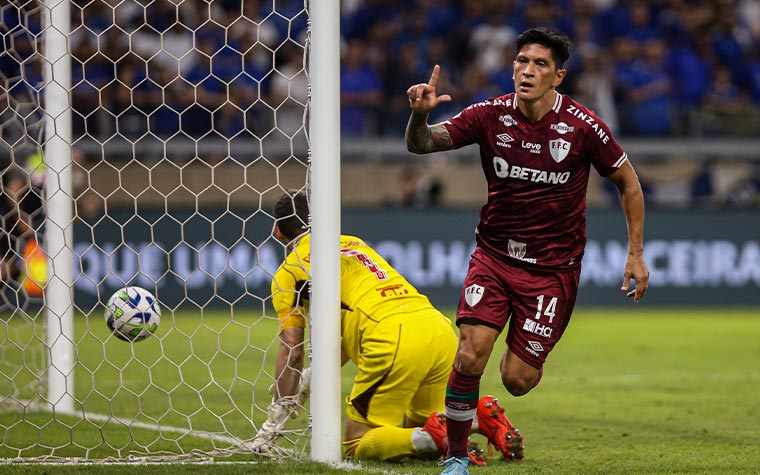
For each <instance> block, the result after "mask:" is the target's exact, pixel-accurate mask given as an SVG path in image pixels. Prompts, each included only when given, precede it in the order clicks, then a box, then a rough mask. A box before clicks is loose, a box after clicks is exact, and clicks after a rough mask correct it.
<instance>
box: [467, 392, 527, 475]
mask: <svg viewBox="0 0 760 475" xmlns="http://www.w3.org/2000/svg"><path fill="white" fill-rule="evenodd" d="M478 432H480V433H481V434H483V435H484V436H486V438H487V439H488V454H489V455H491V454H493V447H496V449H497V450H498V451H499V452H501V453H502V455H503V456H504V460H518V461H519V460H522V458H523V449H524V448H525V446H524V445H523V438H522V436H521V435H520V431H519V430H517V428H515V426H514V425H512V423H511V422H510V421H509V419H508V418H507V416H506V415H505V414H504V408H503V407H501V404H499V400H498V399H496V398H495V397H493V396H483V397H481V398H480V399H479V400H478Z"/></svg>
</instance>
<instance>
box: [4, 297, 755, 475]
mask: <svg viewBox="0 0 760 475" xmlns="http://www.w3.org/2000/svg"><path fill="white" fill-rule="evenodd" d="M199 318H201V317H200V316H199V315H198V314H191V313H188V314H182V315H179V314H177V315H175V316H174V322H173V323H174V326H175V328H172V320H171V317H169V316H166V317H165V320H164V321H162V326H161V328H160V329H159V338H154V339H149V340H146V341H144V342H140V343H137V344H134V345H130V344H128V343H124V342H121V341H118V340H116V339H115V338H110V339H108V330H107V329H106V328H105V324H104V323H103V322H102V319H98V320H97V321H95V320H93V321H92V322H90V323H89V324H88V323H87V321H86V320H84V319H80V320H78V323H77V338H78V340H77V344H78V346H79V349H80V353H79V359H80V365H81V367H80V368H78V370H77V373H76V374H77V376H76V388H77V397H78V398H86V400H87V402H88V410H91V411H93V412H104V413H110V412H109V411H111V412H113V413H114V414H115V415H120V416H123V417H129V413H130V411H134V409H130V408H133V407H135V406H134V405H135V404H139V405H140V407H142V408H143V410H146V408H150V409H149V410H148V412H149V413H150V414H153V417H156V418H159V419H160V420H161V421H162V423H165V424H172V425H176V426H180V427H184V426H187V425H188V424H192V425H193V427H194V428H196V427H197V428H200V429H205V430H211V431H216V430H219V429H220V428H221V427H223V426H226V427H227V428H228V429H229V430H230V431H233V433H235V432H236V431H237V432H238V433H241V436H245V435H246V434H245V431H250V427H249V423H247V422H246V418H247V417H250V414H243V413H242V409H234V408H232V407H231V406H232V404H231V403H230V397H231V396H230V395H232V398H233V399H234V400H235V401H240V402H239V404H238V405H239V406H240V407H241V408H242V407H245V405H246V404H247V405H248V406H249V408H250V405H251V403H252V402H256V403H257V404H261V403H263V404H264V405H265V404H266V397H265V395H266V386H268V384H269V382H268V381H265V380H267V379H268V378H263V377H259V378H257V376H256V375H257V374H258V373H259V372H260V371H261V370H262V369H263V370H265V371H271V365H270V364H269V363H267V364H263V363H262V361H264V359H265V358H264V357H265V355H268V357H267V358H266V359H267V361H272V356H273V352H274V348H273V347H272V346H271V338H272V332H273V331H274V328H275V322H274V321H272V320H270V319H261V318H257V317H256V316H253V315H251V316H246V315H245V314H241V313H240V312H237V313H236V315H235V322H236V323H235V324H233V325H230V324H228V323H227V322H229V313H227V314H222V313H214V312H205V313H204V314H203V317H202V318H203V319H204V320H203V321H204V325H201V326H200V327H199V325H198V319H199ZM87 327H89V328H90V331H91V332H92V334H91V335H87V336H84V330H85V328H87ZM3 332H5V334H4V333H3ZM14 332H16V330H15V328H14V323H13V322H12V321H11V322H7V323H5V324H4V325H3V326H0V341H2V342H5V343H7V338H8V337H7V336H6V335H10V334H11V333H14ZM102 342H104V343H102ZM218 343H221V345H222V348H223V350H224V351H223V352H221V353H219V354H216V353H215V348H216V347H217V344H218ZM7 346H8V345H7V344H4V345H3V348H2V361H0V368H1V369H2V373H1V374H2V375H3V376H4V377H7V376H8V372H9V371H10V369H9V368H11V367H12V364H11V362H12V359H13V358H17V357H18V355H19V353H20V350H16V351H13V348H10V349H9V348H5V347H7ZM503 349H504V346H503V343H502V344H498V343H497V347H496V349H495V353H494V356H493V357H492V360H491V364H490V365H489V367H488V368H487V370H486V372H485V374H484V376H483V380H482V386H481V394H487V393H492V394H495V395H497V396H498V397H499V398H500V400H501V402H502V404H503V405H504V406H505V407H506V409H507V414H508V416H509V417H510V419H511V420H512V422H513V423H514V424H515V425H516V426H517V427H518V428H519V429H520V431H521V433H522V434H523V436H524V437H525V445H526V449H525V460H524V461H522V462H520V463H507V462H503V461H500V460H498V458H497V457H496V456H495V455H494V456H491V457H489V464H488V466H486V467H475V468H471V473H473V474H483V475H487V474H502V473H510V474H513V473H514V474H558V475H559V474H568V475H569V474H572V475H577V474H642V475H644V474H647V475H649V474H736V475H744V474H760V427H759V426H760V397H759V396H758V395H759V394H760V309H757V308H752V309H730V308H704V309H653V308H649V307H647V306H646V304H640V305H631V307H630V308H626V309H625V310H622V309H578V310H576V312H575V315H574V317H573V321H572V322H571V323H570V326H569V327H568V330H567V332H566V334H565V336H564V337H563V339H562V341H561V342H560V344H559V345H558V347H557V348H556V349H555V350H554V352H553V353H552V355H551V357H550V358H549V360H548V361H547V364H546V367H545V375H544V379H543V381H542V382H541V384H540V385H539V386H538V387H537V388H536V389H535V390H534V391H532V392H531V393H529V394H528V395H526V396H523V397H521V398H513V397H511V396H509V395H508V394H507V393H506V391H505V390H504V389H503V388H502V387H501V385H500V382H499V375H498V356H499V355H500V353H501V351H503ZM133 351H134V354H133V353H132V352H133ZM161 355H171V359H172V360H173V362H170V361H168V359H166V358H162V356H161ZM178 362H179V363H178ZM209 366H210V369H209ZM348 366H350V363H349V365H348ZM348 366H347V367H346V368H344V370H343V389H344V391H347V390H348V388H349V387H350V381H351V378H352V376H353V370H352V368H350V367H348ZM148 368H150V370H149V369H148ZM82 369H84V371H83V370H82ZM236 374H237V375H239V376H242V379H243V383H241V384H239V385H238V386H239V387H235V386H233V387H230V386H228V385H227V384H229V383H228V382H229V381H231V380H233V376H234V375H236ZM18 377H19V378H23V377H25V375H24V374H19V375H18ZM26 377H28V375H26ZM147 377H153V378H154V386H153V387H152V389H151V390H149V391H147V392H144V393H139V392H138V389H137V388H139V387H142V386H143V384H142V382H143V381H144V378H147ZM120 380H121V382H122V385H123V386H124V387H123V388H122V389H119V382H120ZM0 383H2V384H6V381H5V380H0ZM183 388H185V389H186V388H195V389H198V390H199V391H200V393H201V395H202V397H198V396H193V395H192V394H193V392H192V391H187V390H184V391H183ZM0 390H2V391H6V389H4V388H3V387H2V386H1V385H0ZM169 391H175V392H176V395H177V396H178V397H177V398H176V400H175V399H174V398H172V399H171V400H169V398H168V396H167V394H168V392H169ZM254 394H256V396H253V395H254ZM5 395H6V393H3V396H5ZM260 397H261V398H262V401H258V399H259V398H260ZM246 398H247V399H246ZM253 398H255V399H256V401H252V399H253ZM112 401H113V402H112ZM206 408H210V409H209V410H207V409H206ZM220 415H221V416H220ZM27 418H28V419H30V420H34V421H36V424H37V425H38V427H39V428H38V429H36V430H31V431H30V430H28V429H22V428H21V427H20V425H19V424H18V420H19V419H20V414H19V413H18V412H13V411H8V410H4V411H3V412H0V434H1V435H2V440H3V442H2V444H0V456H2V457H12V456H13V455H14V454H13V453H12V451H10V450H8V448H7V447H8V445H12V446H15V447H18V446H25V444H27V445H28V444H31V443H33V442H34V441H35V440H38V439H44V440H46V441H48V442H49V443H53V444H54V443H56V441H60V440H65V439H66V438H68V436H69V435H68V434H69V433H68V432H67V431H66V430H64V429H63V428H62V427H60V425H55V424H53V425H51V424H49V423H48V424H47V425H46V421H49V415H46V414H44V413H30V414H27ZM46 418H47V419H46ZM66 421H67V424H68V425H70V426H71V427H77V428H78V429H77V432H78V435H77V437H78V438H79V439H77V441H78V443H79V445H80V446H83V447H90V446H93V445H94V444H96V442H95V441H96V440H97V438H98V437H100V432H101V431H102V432H108V433H109V436H112V437H113V438H114V439H113V442H112V443H111V445H110V446H109V447H101V446H98V447H96V448H95V449H93V453H95V454H100V455H101V456H102V455H104V454H105V455H106V456H107V452H108V451H109V450H110V451H114V450H117V451H118V450H128V449H129V448H134V447H138V448H139V447H143V448H145V449H146V450H155V451H160V450H170V449H171V448H172V447H171V446H172V445H175V446H176V445H177V444H179V445H182V446H183V449H185V450H187V448H188V447H192V446H193V444H198V447H202V446H203V444H204V441H203V439H202V438H197V437H185V438H178V437H177V436H176V434H175V435H173V434H165V435H164V438H165V439H167V440H168V442H167V441H160V440H158V441H157V439H158V438H157V437H156V434H155V433H154V432H153V431H151V430H150V429H141V430H132V431H131V432H130V431H129V430H126V428H125V426H119V424H113V423H102V424H99V425H98V424H92V423H90V424H89V426H88V425H87V424H81V423H79V424H77V421H76V420H75V419H66ZM259 422H260V420H256V423H259ZM80 429H81V434H79V432H80ZM250 435H252V434H249V436H250ZM473 438H474V439H475V440H477V441H478V442H480V443H481V445H485V439H483V438H482V436H480V435H474V436H473ZM60 453H61V455H64V456H65V455H66V452H65V451H62V452H60ZM216 460H217V461H219V463H216V464H215V465H214V468H213V471H214V472H215V473H220V474H233V473H257V474H259V473H260V474H270V473H272V474H274V473H277V474H279V475H290V474H311V473H315V474H316V473H325V474H338V473H376V474H412V473H414V474H437V473H439V472H440V468H438V467H437V466H436V465H435V463H433V462H420V461H411V460H406V461H402V462H398V463H387V464H381V463H363V464H361V466H360V467H358V469H357V466H356V465H354V466H352V467H341V466H338V467H326V466H324V465H321V464H317V463H310V462H277V461H270V460H268V459H267V460H255V461H254V462H252V463H251V462H248V463H227V461H226V459H222V458H217V459H216ZM209 469H210V467H209V465H208V464H184V465H178V464H168V465H166V464H155V465H106V466H102V465H101V466H83V465H67V464H65V463H64V464H58V465H56V466H55V467H51V466H50V465H2V464H0V473H12V474H22V473H24V474H42V473H51V472H55V473H60V474H69V473H72V474H73V473H131V474H135V473H137V474H143V473H144V474H164V473H166V474H175V473H177V474H179V473H190V474H193V473H199V474H200V473H207V472H208V470H209Z"/></svg>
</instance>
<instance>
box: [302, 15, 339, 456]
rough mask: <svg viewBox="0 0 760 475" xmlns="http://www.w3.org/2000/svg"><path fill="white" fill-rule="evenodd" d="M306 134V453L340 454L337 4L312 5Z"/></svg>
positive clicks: (315, 454)
mask: <svg viewBox="0 0 760 475" xmlns="http://www.w3.org/2000/svg"><path fill="white" fill-rule="evenodd" d="M310 13H311V32H310V36H311V44H310V49H309V73H310V79H311V96H310V122H309V139H310V142H309V143H310V146H311V174H310V185H311V214H312V227H311V229H312V240H311V246H312V249H311V256H312V268H311V269H312V288H311V292H312V295H311V302H312V307H311V318H312V322H313V323H312V326H311V329H312V338H311V340H312V379H311V381H312V383H311V384H312V393H311V394H312V396H311V406H312V407H318V408H319V410H318V411H313V413H312V421H313V428H312V436H311V457H312V459H314V460H319V461H325V462H336V461H338V460H340V458H341V440H342V439H341V432H340V410H341V398H340V394H341V388H340V285H339V282H340V262H339V255H340V253H339V251H340V127H339V126H338V124H340V28H339V20H340V9H339V2H338V0H314V1H313V2H312V8H311V12H310Z"/></svg>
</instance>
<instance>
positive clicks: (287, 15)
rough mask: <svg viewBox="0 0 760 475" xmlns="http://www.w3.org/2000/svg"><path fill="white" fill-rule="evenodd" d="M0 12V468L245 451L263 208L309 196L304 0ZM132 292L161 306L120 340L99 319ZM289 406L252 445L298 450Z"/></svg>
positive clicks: (303, 447)
mask: <svg viewBox="0 0 760 475" xmlns="http://www.w3.org/2000/svg"><path fill="white" fill-rule="evenodd" d="M0 19H1V23H0V38H2V45H0V159H1V160H2V170H3V174H2V176H3V187H2V193H1V196H0V198H1V199H2V203H0V210H1V211H2V239H1V241H2V244H3V247H2V249H0V252H2V299H1V300H0V437H1V440H2V442H0V458H1V459H5V460H6V461H8V460H13V461H25V460H32V461H34V460H38V461H39V460H60V459H86V460H101V461H102V460H143V459H146V460H156V459H168V460H174V459H195V458H199V457H201V458H208V457H220V456H230V457H231V458H232V459H239V458H243V459H246V458H250V457H252V456H253V455H252V453H251V445H250V442H251V440H252V439H253V438H254V436H255V435H256V433H257V431H258V430H259V428H260V427H261V425H262V423H263V422H264V421H265V420H266V417H267V407H268V405H269V403H270V402H271V399H272V396H271V395H270V392H269V388H270V386H271V385H272V384H273V383H274V378H275V375H274V363H275V358H276V354H277V349H278V346H279V339H278V338H277V333H278V320H277V318H276V316H275V315H274V313H273V311H272V309H271V299H270V282H271V278H272V274H273V273H274V271H275V270H276V268H277V266H278V265H279V263H280V262H281V260H282V258H283V256H284V253H285V252H286V250H285V249H284V248H283V246H282V245H281V244H280V243H279V242H278V241H277V240H276V239H275V238H274V236H273V235H272V228H273V223H274V221H273V216H272V204H273V202H274V200H275V199H276V198H277V196H279V195H280V194H281V193H282V192H283V191H285V190H289V189H294V188H295V189H306V188H307V186H308V184H307V176H308V173H309V168H310V165H309V159H308V149H309V148H308V143H307V127H306V123H307V122H306V110H307V106H308V86H309V80H308V76H307V67H306V66H307V61H306V54H305V52H306V49H307V46H308V44H309V28H308V11H307V8H306V2H304V0H267V1H256V0H204V1H195V0H47V1H42V0H40V1H37V0H6V1H3V2H1V3H0ZM69 64H70V68H69ZM56 91H57V93H56ZM67 213H68V214H67ZM69 274H70V275H69ZM129 285H135V286H140V287H144V288H145V289H147V290H149V291H150V292H151V293H153V294H154V295H156V297H157V299H158V301H159V303H160V306H161V310H162V315H161V322H160V325H159V327H158V329H157V331H156V333H155V334H154V335H153V336H150V337H148V338H147V339H145V340H142V341H139V342H131V343H130V342H125V341H122V340H120V339H117V338H116V337H115V336H114V335H113V334H112V333H111V332H110V330H109V328H108V327H107V325H106V322H105V320H104V308H105V303H106V301H107V300H108V298H109V297H110V295H111V294H112V293H113V292H115V291H117V290H119V289H122V288H124V287H125V286H129ZM300 409H301V410H300V411H298V412H299V414H300V415H296V414H294V418H292V419H291V420H289V421H288V422H287V424H286V425H285V427H284V428H283V429H282V431H281V433H280V437H279V438H278V439H277V445H276V446H275V447H273V448H272V450H270V451H269V452H267V455H270V456H275V457H296V458H297V457H302V456H305V455H306V454H307V452H306V451H307V447H308V445H309V435H310V415H309V412H308V409H307V408H304V407H300Z"/></svg>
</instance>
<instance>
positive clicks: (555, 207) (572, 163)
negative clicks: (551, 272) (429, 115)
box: [444, 93, 628, 269]
mask: <svg viewBox="0 0 760 475" xmlns="http://www.w3.org/2000/svg"><path fill="white" fill-rule="evenodd" d="M444 125H445V126H446V129H447V130H448V132H449V134H450V135H451V138H452V140H453V143H454V147H455V148H460V147H464V146H465V145H470V144H474V143H477V144H479V145H480V159H481V163H482V165H483V171H484V172H485V175H486V179H487V181H488V201H487V202H486V204H485V205H484V206H483V207H482V208H481V209H480V222H479V223H478V229H477V242H478V244H479V245H480V246H481V247H483V248H484V249H485V250H486V251H488V252H490V253H492V254H494V255H497V256H501V257H502V258H504V259H505V260H507V261H508V262H512V263H513V264H515V265H521V266H525V267H535V268H545V269H566V268H572V267H577V266H579V265H580V262H581V258H582V257H583V250H584V247H585V245H586V191H587V188H588V179H589V171H590V169H591V165H593V166H594V168H595V169H596V171H597V172H598V173H599V174H600V175H602V176H607V175H610V174H612V173H613V172H615V171H616V170H617V169H618V168H619V167H620V166H621V165H622V164H623V163H625V161H626V160H627V159H628V157H627V156H626V154H625V152H624V151H623V149H622V148H621V147H620V145H619V144H618V143H617V141H616V140H615V139H614V138H613V137H612V135H611V134H610V130H609V128H608V127H607V125H606V124H605V123H603V122H602V121H601V120H600V119H599V118H598V117H597V116H596V114H594V113H593V112H591V111H590V110H589V109H587V108H586V107H584V106H583V105H581V104H579V103H578V102H576V101H575V100H573V99H572V98H570V97H568V96H566V95H562V94H559V93H557V95H556V100H555V102H554V107H553V108H552V110H551V111H550V112H549V113H548V114H546V115H545V116H544V117H543V118H542V119H541V120H540V121H538V122H535V123H533V122H531V121H530V120H529V119H527V118H526V117H525V116H524V115H523V114H522V113H521V112H520V109H519V108H518V107H517V104H516V103H515V94H514V93H511V94H506V95H504V96H501V97H496V98H493V99H488V100H486V101H483V102H480V103H477V104H473V105H471V106H469V107H467V108H466V109H465V110H463V111H462V112H460V113H459V114H457V115H456V116H455V117H453V118H451V119H449V120H448V121H446V122H445V123H444Z"/></svg>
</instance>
